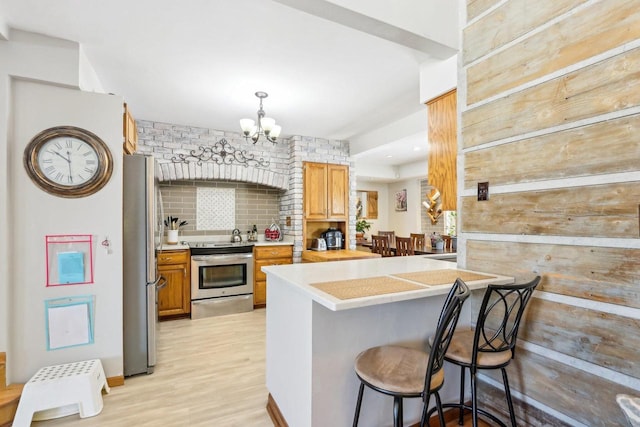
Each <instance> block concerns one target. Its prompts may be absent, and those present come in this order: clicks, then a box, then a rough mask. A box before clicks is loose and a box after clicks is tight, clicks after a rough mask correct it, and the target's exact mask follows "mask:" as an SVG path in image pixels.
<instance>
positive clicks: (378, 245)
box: [371, 235, 393, 257]
mask: <svg viewBox="0 0 640 427" xmlns="http://www.w3.org/2000/svg"><path fill="white" fill-rule="evenodd" d="M371 252H373V253H374V254H380V255H381V256H383V257H390V256H393V252H392V251H391V248H390V246H389V236H378V235H373V236H371Z"/></svg>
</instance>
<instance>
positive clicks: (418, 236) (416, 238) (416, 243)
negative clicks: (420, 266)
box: [409, 233, 424, 250]
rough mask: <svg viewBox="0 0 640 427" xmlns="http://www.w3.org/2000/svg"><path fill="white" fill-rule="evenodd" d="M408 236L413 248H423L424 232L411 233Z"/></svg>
mask: <svg viewBox="0 0 640 427" xmlns="http://www.w3.org/2000/svg"><path fill="white" fill-rule="evenodd" d="M409 237H410V238H411V242H412V243H413V249H414V250H416V249H422V248H424V233H411V234H410V235H409Z"/></svg>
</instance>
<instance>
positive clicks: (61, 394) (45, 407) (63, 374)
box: [13, 359, 109, 427]
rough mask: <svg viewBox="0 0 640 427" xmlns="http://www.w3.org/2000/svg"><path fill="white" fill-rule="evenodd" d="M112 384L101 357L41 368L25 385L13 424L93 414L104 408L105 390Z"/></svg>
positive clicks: (20, 426) (24, 426) (16, 426)
mask: <svg viewBox="0 0 640 427" xmlns="http://www.w3.org/2000/svg"><path fill="white" fill-rule="evenodd" d="M103 388H104V389H105V390H106V392H107V393H109V385H108V384H107V379H106V377H105V375H104V370H103V369H102V363H101V362H100V360H99V359H94V360H85V361H82V362H74V363H66V364H64V365H55V366H47V367H44V368H41V369H40V370H39V371H38V372H36V374H35V375H34V376H33V377H31V379H30V380H29V382H28V383H26V384H25V385H24V389H23V390H22V396H21V397H20V403H19V404H18V410H17V411H16V416H15V418H14V420H13V427H28V426H30V425H31V419H32V418H33V420H34V421H42V420H48V419H51V418H59V417H65V416H67V415H71V414H76V413H78V412H79V413H80V418H86V417H93V416H95V415H98V414H99V413H100V411H102V406H103V404H102V389H103Z"/></svg>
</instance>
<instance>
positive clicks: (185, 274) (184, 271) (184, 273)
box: [182, 267, 187, 278]
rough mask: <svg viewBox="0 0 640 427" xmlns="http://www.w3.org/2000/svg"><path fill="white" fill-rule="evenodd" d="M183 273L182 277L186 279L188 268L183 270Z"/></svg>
mask: <svg viewBox="0 0 640 427" xmlns="http://www.w3.org/2000/svg"><path fill="white" fill-rule="evenodd" d="M182 273H183V275H182V277H184V278H186V277H187V267H185V268H183V269H182Z"/></svg>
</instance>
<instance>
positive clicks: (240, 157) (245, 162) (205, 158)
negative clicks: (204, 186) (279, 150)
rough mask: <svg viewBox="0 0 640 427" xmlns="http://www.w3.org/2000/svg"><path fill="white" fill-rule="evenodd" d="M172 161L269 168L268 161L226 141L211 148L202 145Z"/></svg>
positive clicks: (178, 155) (175, 157) (223, 140)
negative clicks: (257, 157)
mask: <svg viewBox="0 0 640 427" xmlns="http://www.w3.org/2000/svg"><path fill="white" fill-rule="evenodd" d="M171 161H172V162H173V163H189V162H196V163H198V164H199V165H201V164H202V162H214V163H217V164H219V165H222V164H225V165H230V164H232V163H237V164H240V165H242V166H244V167H247V166H256V167H263V168H266V167H269V161H268V160H265V159H263V158H262V157H261V158H259V159H256V158H255V155H253V154H247V152H246V151H245V150H239V149H237V148H234V147H233V146H231V144H229V142H228V141H227V140H226V139H221V140H220V141H217V142H216V143H215V144H213V145H212V146H210V147H205V146H203V145H201V146H199V147H198V150H191V151H189V154H176V155H175V156H173V157H172V158H171Z"/></svg>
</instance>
